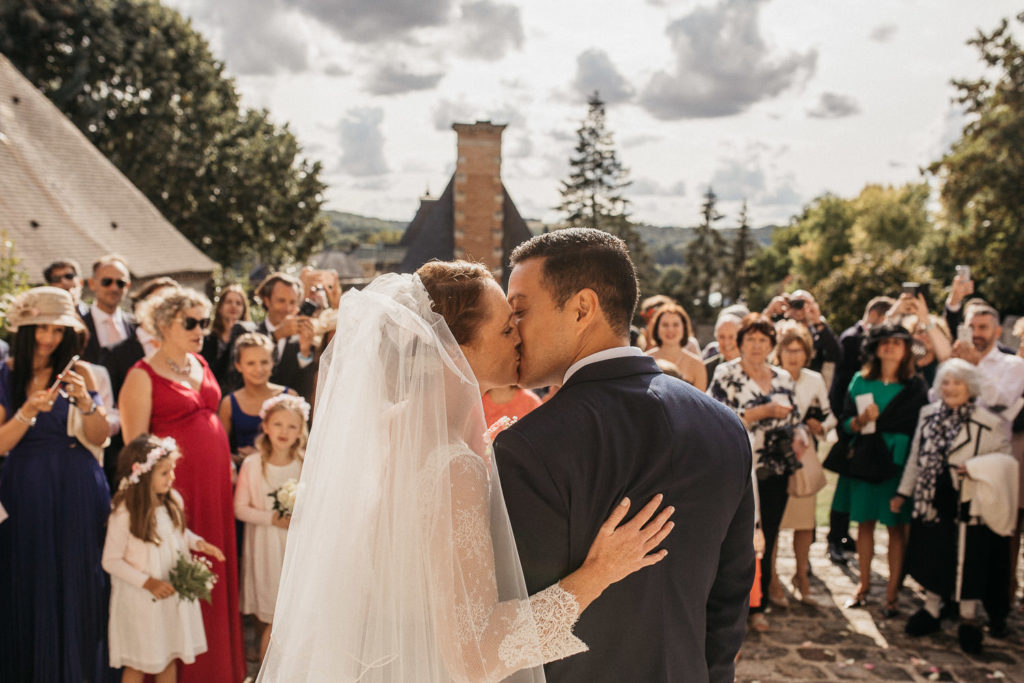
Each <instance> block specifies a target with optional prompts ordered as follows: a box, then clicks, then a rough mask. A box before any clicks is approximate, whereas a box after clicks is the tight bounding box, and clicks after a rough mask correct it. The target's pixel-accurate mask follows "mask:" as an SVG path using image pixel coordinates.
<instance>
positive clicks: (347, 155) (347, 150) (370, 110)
mask: <svg viewBox="0 0 1024 683" xmlns="http://www.w3.org/2000/svg"><path fill="white" fill-rule="evenodd" d="M383 121H384V110H383V109H381V108H380V107H355V108H352V109H349V110H348V112H346V114H345V118H343V119H342V120H341V124H340V125H339V129H340V132H341V160H340V161H339V163H338V168H339V170H340V171H342V172H344V173H346V174H348V175H353V176H372V175H381V174H383V173H387V172H388V164H387V161H385V159H384V135H383V134H382V133H381V131H380V129H381V123H382V122H383Z"/></svg>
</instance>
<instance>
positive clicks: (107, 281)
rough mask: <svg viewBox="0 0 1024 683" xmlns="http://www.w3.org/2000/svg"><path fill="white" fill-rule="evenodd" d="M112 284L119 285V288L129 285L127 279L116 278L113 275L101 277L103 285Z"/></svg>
mask: <svg viewBox="0 0 1024 683" xmlns="http://www.w3.org/2000/svg"><path fill="white" fill-rule="evenodd" d="M110 285H117V288H118V289H124V288H125V287H127V286H128V282H127V281H125V280H120V279H119V280H115V279H114V278H112V277H105V278H101V279H100V286H101V287H109V286H110Z"/></svg>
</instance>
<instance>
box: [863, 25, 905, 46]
mask: <svg viewBox="0 0 1024 683" xmlns="http://www.w3.org/2000/svg"><path fill="white" fill-rule="evenodd" d="M899 30H900V27H899V26H897V25H896V24H879V25H878V26H876V27H874V28H873V29H871V33H870V34H868V38H869V39H871V40H873V41H875V42H876V43H888V42H889V41H890V40H892V39H893V37H895V35H896V33H897V32H899Z"/></svg>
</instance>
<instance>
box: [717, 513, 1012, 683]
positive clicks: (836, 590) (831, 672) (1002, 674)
mask: <svg viewBox="0 0 1024 683" xmlns="http://www.w3.org/2000/svg"><path fill="white" fill-rule="evenodd" d="M825 531H826V530H825V529H821V528H819V530H818V534H817V537H818V542H816V543H815V544H814V545H813V546H812V547H811V571H812V572H813V574H814V576H812V577H811V588H812V597H814V598H816V599H817V600H818V603H819V605H820V606H819V607H816V608H815V607H809V606H806V605H803V604H799V603H797V602H796V601H795V600H794V599H793V598H792V595H791V594H790V595H789V597H790V603H789V604H790V606H789V607H788V608H785V609H782V608H778V607H774V606H772V607H769V612H768V619H769V622H770V624H771V630H769V631H768V632H766V633H757V632H755V631H752V630H751V631H748V634H747V639H746V641H745V643H744V646H743V650H742V651H741V653H740V660H739V662H738V663H737V665H736V680H737V681H740V682H742V683H754V682H755V681H758V682H760V683H781V682H785V683H795V682H796V681H845V680H865V681H880V680H881V681H964V682H965V683H975V682H979V681H993V680H996V681H1000V680H1001V681H1018V682H1020V683H1024V612H1021V610H1020V609H1019V608H1018V607H1016V606H1015V607H1014V609H1013V612H1012V614H1011V616H1010V620H1009V626H1010V634H1009V637H1008V638H1006V639H1005V640H997V639H994V638H992V637H991V636H989V635H988V634H987V633H986V634H985V641H984V650H983V652H982V653H981V654H980V655H977V656H974V657H971V656H968V655H965V654H964V653H963V652H962V651H961V650H960V646H959V644H958V642H957V637H956V628H957V624H956V622H954V621H943V631H942V632H941V633H938V634H934V635H932V636H924V637H922V638H910V637H909V636H907V635H906V634H905V633H904V632H903V626H904V624H905V623H906V620H907V617H909V616H910V615H911V614H913V613H914V612H915V611H917V609H918V608H919V607H920V606H921V604H922V600H921V596H920V593H919V589H918V587H917V585H916V584H915V583H914V582H913V580H912V579H907V582H906V586H905V587H904V589H903V591H902V593H901V595H900V615H899V616H898V617H895V618H893V619H884V618H883V617H882V614H881V611H882V607H883V603H884V597H885V581H886V578H885V577H886V576H887V574H888V571H887V566H886V558H885V547H886V543H887V538H886V535H885V532H884V528H882V527H880V529H879V531H878V532H877V533H876V534H875V543H876V546H875V559H874V561H873V563H872V571H873V577H874V578H873V581H872V591H871V596H870V597H871V604H870V605H869V607H868V608H867V609H844V608H843V604H844V603H845V602H846V600H847V599H849V598H850V597H852V595H853V593H854V591H855V589H856V587H857V573H856V572H857V566H856V562H855V561H851V562H850V566H849V567H848V568H839V567H836V566H835V565H833V564H832V563H831V562H829V561H828V560H827V559H826V558H825V542H824V539H825ZM793 570H794V564H793V551H792V532H787V531H784V532H782V536H781V538H780V544H779V557H778V572H779V576H780V578H781V579H782V583H783V585H784V586H786V587H787V589H788V586H789V581H790V579H791V578H792V576H793ZM1020 575H1021V577H1022V578H1024V568H1022V571H1021V573H1020Z"/></svg>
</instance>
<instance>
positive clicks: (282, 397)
mask: <svg viewBox="0 0 1024 683" xmlns="http://www.w3.org/2000/svg"><path fill="white" fill-rule="evenodd" d="M278 406H281V407H284V408H290V409H292V410H297V411H299V412H300V413H302V419H303V420H305V421H306V422H309V404H308V403H306V399H304V398H302V397H301V396H292V395H291V394H278V395H277V396H274V397H273V398H268V399H267V400H266V401H264V402H263V405H262V406H260V419H261V420H266V419H267V415H269V414H270V413H271V412H272V411H273V410H274V408H277V407H278Z"/></svg>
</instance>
